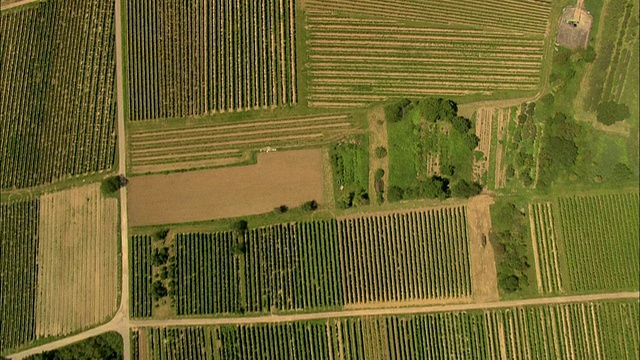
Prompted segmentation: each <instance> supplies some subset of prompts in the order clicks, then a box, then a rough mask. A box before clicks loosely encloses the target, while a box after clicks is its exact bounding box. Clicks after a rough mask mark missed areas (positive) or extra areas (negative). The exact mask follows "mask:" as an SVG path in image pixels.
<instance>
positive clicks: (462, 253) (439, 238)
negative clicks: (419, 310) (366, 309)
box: [338, 207, 471, 304]
mask: <svg viewBox="0 0 640 360" xmlns="http://www.w3.org/2000/svg"><path fill="white" fill-rule="evenodd" d="M338 230H339V233H338V239H339V243H340V247H339V249H340V251H339V254H340V257H341V259H340V262H341V264H342V287H343V290H342V293H343V299H344V300H343V301H344V303H345V304H358V303H366V302H378V301H407V300H421V299H443V298H444V299H449V298H457V297H467V296H470V295H471V277H470V270H469V267H470V265H469V253H468V248H469V244H468V239H467V224H466V212H465V208H463V207H453V208H450V207H449V208H441V209H434V210H428V211H419V212H418V211H415V212H409V213H402V214H389V215H383V216H366V217H356V218H346V219H342V220H340V221H339V226H338Z"/></svg>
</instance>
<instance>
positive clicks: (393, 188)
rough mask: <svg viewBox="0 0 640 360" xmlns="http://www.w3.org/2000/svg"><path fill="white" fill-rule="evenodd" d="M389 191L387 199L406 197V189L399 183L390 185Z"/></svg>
mask: <svg viewBox="0 0 640 360" xmlns="http://www.w3.org/2000/svg"><path fill="white" fill-rule="evenodd" d="M388 191H389V193H388V194H387V199H389V201H392V202H393V201H400V200H402V199H403V197H404V190H402V188H401V187H399V186H397V185H389V190H388Z"/></svg>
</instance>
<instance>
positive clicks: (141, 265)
mask: <svg viewBox="0 0 640 360" xmlns="http://www.w3.org/2000/svg"><path fill="white" fill-rule="evenodd" d="M130 266H131V288H130V290H129V293H130V294H131V306H130V307H131V317H146V316H151V306H152V303H151V289H150V288H149V287H150V286H149V284H150V283H151V281H152V280H153V279H152V269H153V268H152V265H151V236H144V235H137V236H132V237H131V264H130Z"/></svg>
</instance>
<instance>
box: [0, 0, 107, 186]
mask: <svg viewBox="0 0 640 360" xmlns="http://www.w3.org/2000/svg"><path fill="white" fill-rule="evenodd" d="M0 36H1V38H2V44H1V45H0V60H1V63H2V71H1V72H0V88H1V89H2V90H1V92H0V125H1V126H2V132H1V133H0V148H1V149H2V154H3V155H2V159H0V168H2V171H1V172H0V174H1V175H0V188H3V189H5V188H22V187H30V186H36V185H42V184H46V183H49V182H53V181H57V180H61V179H65V178H68V177H70V176H75V175H83V174H88V173H93V172H98V171H102V170H106V169H109V168H110V167H111V166H112V165H113V162H114V156H115V140H116V139H115V130H114V127H115V98H114V87H115V80H114V79H115V77H114V72H115V59H114V49H115V37H114V2H113V1H108V0H90V1H80V0H69V1H61V0H51V1H46V2H38V3H37V5H34V6H30V7H27V8H26V9H24V10H20V11H11V12H3V13H2V21H0Z"/></svg>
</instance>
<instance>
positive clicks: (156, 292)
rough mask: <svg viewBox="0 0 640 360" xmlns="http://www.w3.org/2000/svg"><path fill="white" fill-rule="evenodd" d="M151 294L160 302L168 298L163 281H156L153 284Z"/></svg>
mask: <svg viewBox="0 0 640 360" xmlns="http://www.w3.org/2000/svg"><path fill="white" fill-rule="evenodd" d="M151 294H152V295H153V300H154V301H158V300H160V299H162V298H163V297H165V296H167V294H168V292H167V288H166V287H165V286H164V284H163V283H162V281H160V280H156V281H154V282H153V283H152V284H151Z"/></svg>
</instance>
